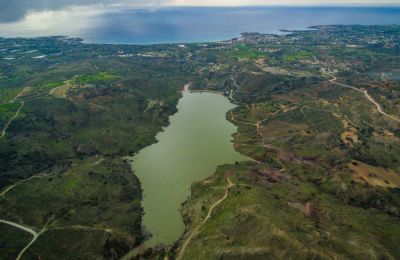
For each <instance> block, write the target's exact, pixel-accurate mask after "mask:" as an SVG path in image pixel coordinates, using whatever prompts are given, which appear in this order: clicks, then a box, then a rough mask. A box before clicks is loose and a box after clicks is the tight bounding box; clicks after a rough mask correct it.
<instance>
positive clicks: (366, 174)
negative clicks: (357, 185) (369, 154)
mask: <svg viewBox="0 0 400 260" xmlns="http://www.w3.org/2000/svg"><path fill="white" fill-rule="evenodd" d="M347 167H348V168H349V169H350V170H351V171H352V172H353V173H354V180H355V181H357V182H362V183H368V184H370V185H372V186H379V187H383V188H398V187H400V176H399V175H398V174H397V173H396V172H394V171H393V170H386V169H384V168H382V167H376V166H372V165H369V164H365V163H363V162H360V161H356V160H352V161H351V163H348V164H347Z"/></svg>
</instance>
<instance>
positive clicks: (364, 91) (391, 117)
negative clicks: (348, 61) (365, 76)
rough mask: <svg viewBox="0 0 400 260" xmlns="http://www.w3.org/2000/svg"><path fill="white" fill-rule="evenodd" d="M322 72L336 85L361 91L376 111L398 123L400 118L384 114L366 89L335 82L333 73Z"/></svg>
mask: <svg viewBox="0 0 400 260" xmlns="http://www.w3.org/2000/svg"><path fill="white" fill-rule="evenodd" d="M323 73H325V74H326V75H329V76H330V77H332V79H330V80H329V82H330V83H332V84H335V85H338V86H342V87H346V88H351V89H353V90H355V91H358V92H360V93H363V94H364V96H365V97H366V98H367V99H368V100H369V101H370V102H371V103H372V104H373V105H374V106H375V108H376V110H377V111H378V113H380V114H381V115H383V116H386V117H387V118H390V119H392V120H394V121H396V122H398V123H400V119H398V118H396V117H394V116H391V115H389V114H386V113H385V111H383V109H382V106H381V105H380V104H379V103H378V102H376V101H375V99H373V97H371V96H370V95H369V94H368V91H367V90H366V89H359V88H356V87H353V86H350V85H346V84H342V83H339V82H336V80H337V78H336V77H335V76H334V75H331V74H329V73H327V72H323Z"/></svg>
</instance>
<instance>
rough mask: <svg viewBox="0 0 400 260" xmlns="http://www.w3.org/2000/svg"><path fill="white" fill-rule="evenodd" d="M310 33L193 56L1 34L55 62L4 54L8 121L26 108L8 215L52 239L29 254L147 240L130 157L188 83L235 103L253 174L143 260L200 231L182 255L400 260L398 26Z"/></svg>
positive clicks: (2, 101)
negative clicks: (177, 237)
mask: <svg viewBox="0 0 400 260" xmlns="http://www.w3.org/2000/svg"><path fill="white" fill-rule="evenodd" d="M313 29H315V30H307V31H295V32H291V33H289V34H284V35H263V34H254V33H250V34H245V35H243V37H241V38H238V39H233V40H230V41H227V42H224V43H209V44H207V45H204V44H196V43H193V44H187V45H186V48H180V47H179V46H178V45H174V44H170V45H149V46H130V45H101V44H83V43H82V42H81V41H80V40H78V39H71V38H63V37H43V38H34V39H23V38H18V39H3V38H0V41H1V43H2V46H4V48H6V49H7V48H9V47H10V46H13V45H16V44H17V45H20V46H21V50H23V51H24V50H25V51H27V50H32V49H35V50H38V52H37V53H39V54H43V55H47V56H46V58H44V59H31V58H30V57H28V56H27V57H25V56H23V55H20V54H18V53H19V52H18V53H16V54H15V59H14V60H4V59H2V58H4V57H3V56H4V55H7V53H1V54H0V60H1V61H0V75H1V77H0V86H1V87H0V123H1V125H3V126H4V125H5V124H6V122H8V120H9V119H10V118H11V117H12V116H14V115H15V112H16V111H17V109H18V107H19V105H20V104H21V101H24V107H23V109H22V110H21V111H20V113H19V115H18V116H17V117H16V118H15V120H14V121H12V123H11V124H10V126H9V127H8V129H6V132H5V135H4V137H3V138H1V139H0V189H1V191H2V192H5V194H4V195H3V196H1V197H0V218H1V219H5V220H9V221H14V222H16V223H19V224H24V225H27V226H30V227H31V228H33V229H34V230H35V231H36V232H39V231H40V230H42V228H43V227H45V229H44V232H43V233H41V235H40V236H39V238H38V239H37V241H35V243H33V245H32V246H31V247H30V248H29V249H28V251H27V252H26V253H25V255H24V256H26V257H30V258H46V259H47V258H59V257H61V253H60V252H61V250H62V252H63V255H65V258H66V259H68V258H71V257H73V256H76V255H79V256H83V258H85V259H99V258H106V259H113V258H114V259H115V258H119V257H121V256H122V255H124V254H125V253H127V252H128V251H129V250H130V249H131V248H133V247H135V246H136V245H138V244H140V243H142V242H143V241H145V240H146V235H145V234H144V232H143V231H142V214H143V212H142V208H141V206H140V200H141V196H142V195H141V188H140V186H139V182H138V180H137V178H136V177H135V176H134V175H133V173H132V172H131V169H130V165H129V164H128V163H127V162H125V161H124V160H123V159H121V158H123V157H125V156H127V155H129V154H133V153H135V152H137V151H138V150H140V149H141V148H143V147H145V146H147V145H149V144H151V143H153V142H154V141H155V135H156V134H157V133H158V132H159V131H161V129H162V127H163V126H166V125H167V124H168V117H169V116H170V115H171V114H173V113H174V112H175V111H176V104H177V102H178V99H179V97H180V94H179V90H180V89H181V87H182V86H183V84H185V83H188V82H192V85H191V88H192V89H207V90H214V91H220V92H223V93H225V94H226V95H227V96H228V97H229V98H231V100H232V101H234V102H235V103H237V104H238V107H236V108H235V109H233V110H232V111H230V112H229V113H228V114H227V118H228V119H229V120H230V121H231V122H232V123H234V124H236V125H238V127H239V128H238V132H237V133H236V134H235V135H234V147H235V148H236V149H237V150H238V151H240V152H241V153H243V154H245V155H247V156H250V157H251V158H253V159H254V160H255V161H256V162H251V163H245V164H243V163H237V164H235V165H224V166H221V167H219V168H218V170H217V172H216V174H214V175H213V176H211V177H210V178H209V179H207V180H206V181H205V182H199V183H195V184H193V188H192V196H191V197H190V198H189V199H188V201H187V202H186V203H185V205H184V206H183V209H182V214H183V216H184V220H185V223H186V225H187V228H186V231H185V234H183V236H182V238H181V240H180V241H178V242H177V243H176V244H175V245H174V246H172V247H171V248H163V247H158V248H155V249H154V248H150V249H148V250H145V252H140V253H141V254H139V256H138V258H140V255H141V256H143V257H146V258H152V257H154V258H157V257H163V256H164V255H168V256H170V257H172V258H173V257H176V256H177V255H180V254H181V252H182V251H181V250H182V247H183V245H184V244H185V243H186V241H188V240H187V239H188V238H190V237H191V232H193V230H197V232H198V233H196V234H194V235H193V236H192V237H191V240H190V241H189V242H188V244H187V247H186V249H185V251H184V252H183V258H184V259H204V258H207V259H219V258H221V259H232V258H235V259H249V258H254V259H257V258H258V259H265V258H300V259H308V258H352V259H353V258H354V259H381V258H382V259H386V258H387V259H396V258H400V255H399V250H398V248H397V245H398V244H399V243H400V230H399V224H398V223H399V217H400V193H399V189H400V186H399V185H400V184H399V174H400V160H399V157H398V154H399V153H400V125H399V122H400V112H399V111H400V102H399V100H400V92H399V89H400V87H399V86H400V85H399V84H400V81H399V79H400V77H399V68H398V60H399V58H400V57H399V55H400V45H399V42H400V33H399V32H400V30H399V26H397V25H390V26H317V27H314V28H313ZM23 51H21V53H23ZM39 54H38V55H39ZM35 55H36V54H35ZM67 83H68V84H70V85H68V84H67ZM66 85H68V87H67V88H65V89H61V90H62V91H60V93H59V95H58V96H57V94H56V95H52V94H51V91H54V90H55V89H58V88H63V87H65V86H66ZM53 94H54V93H53ZM58 97H62V98H58ZM373 101H374V102H375V103H374V102H373ZM377 104H378V105H379V106H380V107H381V109H380V107H379V106H378V105H377ZM378 108H379V109H378ZM380 110H383V111H384V112H385V113H386V114H385V113H383V112H382V111H380ZM231 112H232V113H231ZM193 149H195V147H194V148H193ZM227 177H229V178H230V180H231V181H232V182H233V184H234V186H233V187H231V188H230V189H229V192H227V197H226V198H225V199H224V200H223V201H222V202H221V203H220V204H219V205H218V206H216V207H215V208H214V209H213V210H212V212H211V213H210V214H211V215H210V218H208V219H207V220H206V222H205V223H204V224H202V225H200V223H201V222H202V221H203V220H204V219H205V217H206V216H207V213H208V211H209V210H210V207H211V205H213V204H214V203H215V202H217V201H218V200H220V199H221V198H223V196H224V194H225V189H226V187H227V180H228V179H227ZM13 185H15V186H13ZM8 189H9V190H8ZM199 225H200V226H199ZM3 227H5V225H3V224H1V228H2V229H1V232H2V233H1V234H0V235H1V236H0V237H1V241H0V258H7V257H14V256H15V255H16V254H18V250H20V248H21V247H23V245H26V243H27V241H29V237H28V236H27V233H24V232H23V231H21V230H18V229H15V228H13V227H10V226H7V228H5V229H3ZM10 248H15V250H12V249H10ZM139 251H140V250H139Z"/></svg>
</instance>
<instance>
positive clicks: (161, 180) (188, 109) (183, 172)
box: [132, 92, 249, 246]
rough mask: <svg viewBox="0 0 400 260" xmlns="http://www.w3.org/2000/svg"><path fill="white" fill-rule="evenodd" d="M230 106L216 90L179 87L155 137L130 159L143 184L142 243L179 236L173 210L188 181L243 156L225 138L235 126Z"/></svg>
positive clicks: (180, 229)
mask: <svg viewBox="0 0 400 260" xmlns="http://www.w3.org/2000/svg"><path fill="white" fill-rule="evenodd" d="M232 108H234V105H233V104H232V103H230V102H229V100H228V99H227V98H226V97H224V96H222V95H220V94H215V93H206V92H203V93H190V92H184V94H183V97H182V98H181V99H180V101H179V104H178V112H177V113H176V114H174V115H173V116H171V117H170V125H169V126H168V127H167V128H166V129H165V131H163V132H160V133H159V134H158V135H157V140H158V142H157V143H155V144H153V145H151V146H148V147H146V148H144V149H142V150H141V151H140V152H139V153H138V154H136V155H135V156H134V157H133V158H132V168H133V170H134V172H135V174H136V175H137V176H138V177H139V179H140V182H141V183H142V188H143V195H144V200H143V204H142V205H143V207H144V212H145V215H144V219H143V224H144V227H145V228H146V230H147V231H148V232H150V233H151V234H152V238H151V239H150V240H149V241H148V242H146V245H147V246H154V245H157V244H165V245H168V244H171V243H173V242H175V241H176V240H178V239H179V237H180V235H181V234H182V233H183V231H184V224H183V221H182V217H181V215H180V212H179V209H180V208H181V204H182V203H183V202H184V201H185V200H186V198H187V197H188V196H189V194H190V186H191V184H192V183H193V182H194V181H199V180H202V179H204V178H206V177H208V176H210V175H212V174H213V173H214V172H215V170H216V167H217V166H218V165H221V164H227V163H234V162H235V161H244V160H249V159H248V158H247V157H245V156H243V155H241V154H239V153H238V152H236V151H235V150H234V148H233V143H232V142H231V140H232V136H231V135H232V134H233V133H234V132H235V131H236V126H234V125H233V124H231V123H230V122H229V121H227V120H226V117H225V115H226V112H227V111H228V110H230V109H232Z"/></svg>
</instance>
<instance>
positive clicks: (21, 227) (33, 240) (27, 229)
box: [0, 219, 47, 260]
mask: <svg viewBox="0 0 400 260" xmlns="http://www.w3.org/2000/svg"><path fill="white" fill-rule="evenodd" d="M0 223H3V224H7V225H10V226H13V227H16V228H19V229H21V230H23V231H25V232H28V233H30V234H31V235H32V236H33V238H32V240H31V242H29V244H27V245H26V246H25V247H24V248H22V250H21V251H20V252H19V254H18V256H17V258H16V260H19V259H21V257H22V255H23V254H24V253H25V252H26V250H28V248H29V247H30V246H31V245H32V244H33V243H34V242H35V241H36V239H38V237H39V236H40V235H41V234H42V233H43V232H45V231H46V227H47V224H46V225H45V226H44V227H43V228H42V230H40V231H39V233H38V232H36V231H35V230H33V229H31V228H29V227H27V226H23V225H21V224H18V223H15V222H12V221H8V220H4V219H0Z"/></svg>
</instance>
